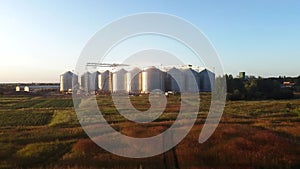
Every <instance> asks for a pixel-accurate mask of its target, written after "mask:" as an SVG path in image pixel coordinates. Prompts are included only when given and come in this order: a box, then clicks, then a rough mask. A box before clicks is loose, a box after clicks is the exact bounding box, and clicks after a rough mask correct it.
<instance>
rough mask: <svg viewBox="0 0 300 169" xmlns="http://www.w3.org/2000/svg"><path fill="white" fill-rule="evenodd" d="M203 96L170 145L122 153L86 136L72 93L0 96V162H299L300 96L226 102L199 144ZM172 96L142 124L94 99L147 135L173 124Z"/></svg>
mask: <svg viewBox="0 0 300 169" xmlns="http://www.w3.org/2000/svg"><path fill="white" fill-rule="evenodd" d="M209 98H210V97H209V95H208V94H203V95H201V107H200V111H199V114H198V119H197V121H196V124H195V125H194V127H193V128H192V130H191V131H190V133H189V135H188V136H187V137H186V138H185V139H184V140H183V141H182V142H181V143H180V144H178V145H177V146H176V147H175V148H174V149H172V150H170V151H168V152H166V153H165V154H162V155H158V156H154V157H151V158H147V159H129V158H123V157H119V156H115V155H112V154H111V153H109V152H107V151H105V150H103V149H101V148H100V147H98V146H97V145H96V144H94V143H93V142H92V141H91V140H90V139H89V138H88V137H87V135H86V134H85V133H84V132H83V130H82V129H81V126H80V125H79V123H78V121H77V118H76V114H75V112H74V109H73V107H72V99H71V97H66V96H62V97H57V96H56V97H41V96H34V97H33V96H0V168H120V169H127V168H128V169H132V168H148V169H154V168H155V169H160V168H162V169H166V168H176V167H179V168H180V169H196V168H204V169H208V168H224V169H231V168H236V169H240V168H249V169H250V168H253V169H276V168H278V169H284V168H286V169H288V168H293V169H296V168H300V156H299V154H300V100H277V101H275V100H266V101H228V102H227V104H226V108H225V112H224V114H223V117H222V119H221V122H220V124H219V126H218V128H217V130H216V132H215V133H214V134H213V136H212V137H211V138H210V139H209V140H208V141H207V142H205V143H203V144H199V143H198V137H199V134H200V132H201V128H202V126H203V123H204V121H205V118H206V115H207V112H208V108H209V106H210V104H209ZM179 100H180V97H179V96H170V97H169V98H168V105H167V108H166V110H165V112H164V113H163V114H162V115H161V116H160V117H159V119H157V120H155V121H154V122H152V123H149V124H143V125H141V124H135V123H133V122H130V121H128V120H126V119H125V118H124V117H123V116H121V115H120V114H119V113H117V111H116V109H115V108H114V106H113V105H112V101H111V98H110V97H109V96H100V97H99V98H98V104H99V105H100V108H101V110H102V111H103V112H104V116H105V118H106V119H107V120H108V121H109V123H111V125H112V126H113V127H114V128H115V129H116V130H117V131H119V132H121V133H123V134H125V135H128V136H134V137H149V136H153V135H156V134H159V133H161V132H162V131H164V130H166V129H167V128H168V127H169V126H170V125H172V123H173V122H174V120H176V117H177V114H178V110H179V105H178V103H179ZM131 101H132V103H133V105H134V106H135V107H136V108H137V109H139V110H147V109H148V108H149V106H150V105H149V102H148V100H147V97H146V96H140V97H138V96H137V97H131ZM174 159H177V161H176V160H174Z"/></svg>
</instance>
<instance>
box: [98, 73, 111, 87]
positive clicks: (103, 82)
mask: <svg viewBox="0 0 300 169" xmlns="http://www.w3.org/2000/svg"><path fill="white" fill-rule="evenodd" d="M98 77H99V82H100V85H99V87H100V90H101V91H102V92H110V91H111V89H112V75H111V72H110V71H109V70H106V71H104V72H102V73H101V74H100V75H99V76H98Z"/></svg>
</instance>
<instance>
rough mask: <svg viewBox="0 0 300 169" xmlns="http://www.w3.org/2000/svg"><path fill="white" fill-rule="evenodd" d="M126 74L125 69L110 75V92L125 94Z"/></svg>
mask: <svg viewBox="0 0 300 169" xmlns="http://www.w3.org/2000/svg"><path fill="white" fill-rule="evenodd" d="M126 73H127V71H126V70H125V69H120V70H117V71H115V72H113V73H112V91H113V92H126V91H127V90H126V88H127V85H126Z"/></svg>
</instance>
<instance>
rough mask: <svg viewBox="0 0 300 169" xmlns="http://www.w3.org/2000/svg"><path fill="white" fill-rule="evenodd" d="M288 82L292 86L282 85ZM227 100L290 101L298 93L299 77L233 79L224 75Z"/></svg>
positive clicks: (299, 90) (299, 89) (299, 88)
mask: <svg viewBox="0 0 300 169" xmlns="http://www.w3.org/2000/svg"><path fill="white" fill-rule="evenodd" d="M284 82H290V83H292V84H293V85H292V86H285V85H283V84H284ZM226 83H227V93H228V95H227V98H228V99H229V100H262V99H291V98H294V92H300V76H299V77H296V78H292V77H278V78H262V77H250V78H233V76H232V75H226Z"/></svg>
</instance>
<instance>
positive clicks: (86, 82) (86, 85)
mask: <svg viewBox="0 0 300 169" xmlns="http://www.w3.org/2000/svg"><path fill="white" fill-rule="evenodd" d="M90 78H91V73H90V72H85V73H84V74H83V75H82V76H81V89H82V90H83V91H85V92H89V91H90Z"/></svg>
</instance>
